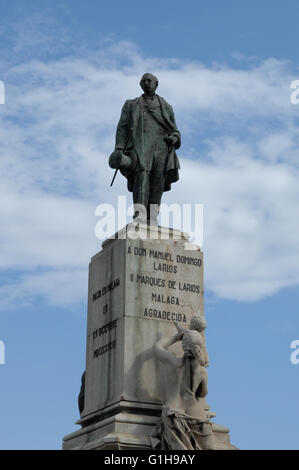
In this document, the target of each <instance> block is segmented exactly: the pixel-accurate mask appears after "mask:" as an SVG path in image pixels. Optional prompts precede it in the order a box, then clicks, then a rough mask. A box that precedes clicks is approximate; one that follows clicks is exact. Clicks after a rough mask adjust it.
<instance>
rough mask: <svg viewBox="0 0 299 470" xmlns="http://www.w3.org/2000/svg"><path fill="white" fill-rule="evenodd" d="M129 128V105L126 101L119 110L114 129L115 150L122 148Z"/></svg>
mask: <svg viewBox="0 0 299 470" xmlns="http://www.w3.org/2000/svg"><path fill="white" fill-rule="evenodd" d="M129 129H130V105H129V102H128V101H126V102H125V104H124V105H123V108H122V110H121V115H120V119H119V122H118V125H117V129H116V136H115V150H117V149H120V150H123V149H124V148H125V144H126V141H127V137H128V133H129Z"/></svg>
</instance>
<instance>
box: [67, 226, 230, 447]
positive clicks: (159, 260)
mask: <svg viewBox="0 0 299 470" xmlns="http://www.w3.org/2000/svg"><path fill="white" fill-rule="evenodd" d="M199 310H200V311H201V312H202V313H203V254H202V252H201V251H200V249H199V247H197V246H196V245H192V244H190V243H189V241H188V236H187V235H186V234H184V233H182V232H179V231H175V230H170V229H166V228H161V227H151V231H150V230H149V227H148V226H142V225H137V226H136V225H135V224H133V223H132V224H129V225H128V226H127V227H126V228H125V229H124V230H122V231H120V232H118V233H117V234H116V236H115V238H110V239H108V240H106V241H105V242H104V243H103V249H102V251H101V252H100V253H98V254H97V255H95V256H94V257H93V258H92V259H91V263H90V266H89V288H88V322H87V347H86V379H85V397H84V410H83V412H82V413H81V419H80V420H79V421H78V422H77V424H80V425H81V426H82V429H81V430H79V431H76V432H74V433H72V434H70V435H68V436H66V437H65V438H64V444H63V448H64V449H150V448H151V446H150V440H149V435H150V432H151V430H152V429H153V427H154V425H155V424H156V423H157V421H158V419H159V416H160V412H161V404H162V403H163V399H164V392H163V391H164V390H165V381H167V371H165V370H163V366H162V365H161V364H160V363H159V362H157V361H156V360H155V358H154V356H153V351H152V347H153V345H154V343H155V342H156V341H158V340H159V339H160V338H161V337H162V336H163V337H165V336H172V335H174V334H175V332H176V328H175V326H174V324H173V322H174V321H175V322H177V323H179V324H181V325H182V326H184V327H186V328H188V325H189V321H190V318H191V316H192V315H194V314H196V313H197V312H198V311H199ZM172 350H173V351H174V352H175V353H176V354H177V355H178V354H179V355H182V354H183V353H182V349H181V346H180V344H179V343H178V344H176V345H174V346H173V347H172ZM210 415H211V416H213V413H211V412H210ZM213 431H214V435H215V441H216V445H217V447H219V448H233V446H231V444H230V442H229V437H228V432H229V431H228V429H227V428H225V427H222V426H219V425H214V424H213Z"/></svg>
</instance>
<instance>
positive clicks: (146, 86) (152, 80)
mask: <svg viewBox="0 0 299 470" xmlns="http://www.w3.org/2000/svg"><path fill="white" fill-rule="evenodd" d="M158 83H159V81H158V79H157V77H155V75H153V74H151V73H145V74H143V75H142V77H141V80H140V86H141V88H142V89H143V91H144V93H145V94H146V95H153V94H154V93H155V91H156V89H157V87H158Z"/></svg>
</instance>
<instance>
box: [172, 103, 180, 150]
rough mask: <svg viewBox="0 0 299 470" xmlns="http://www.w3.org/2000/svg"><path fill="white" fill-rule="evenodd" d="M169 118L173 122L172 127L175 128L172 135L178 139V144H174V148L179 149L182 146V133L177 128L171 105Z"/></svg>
mask: <svg viewBox="0 0 299 470" xmlns="http://www.w3.org/2000/svg"><path fill="white" fill-rule="evenodd" d="M169 117H170V120H171V122H172V125H173V127H174V131H173V133H172V135H173V136H174V137H176V142H175V143H174V148H175V149H178V148H180V146H181V133H180V131H179V130H178V128H177V125H176V122H175V116H174V111H173V108H172V106H170V105H169Z"/></svg>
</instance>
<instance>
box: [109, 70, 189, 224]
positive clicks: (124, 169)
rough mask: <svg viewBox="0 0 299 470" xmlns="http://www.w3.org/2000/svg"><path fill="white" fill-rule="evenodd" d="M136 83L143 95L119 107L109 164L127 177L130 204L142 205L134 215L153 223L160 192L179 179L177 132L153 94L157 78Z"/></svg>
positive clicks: (168, 111)
mask: <svg viewBox="0 0 299 470" xmlns="http://www.w3.org/2000/svg"><path fill="white" fill-rule="evenodd" d="M140 86H141V88H142V89H143V92H144V93H143V95H141V96H140V97H138V98H135V99H133V100H127V101H126V102H125V104H124V106H123V108H122V112H121V116H120V120H119V123H118V126H117V131H116V143H115V151H114V152H113V153H112V155H111V156H110V160H109V164H110V166H111V167H112V168H117V169H119V170H120V172H121V173H122V174H123V175H124V176H125V177H126V178H127V181H128V190H129V191H131V192H132V193H133V202H134V204H135V205H137V204H138V205H142V206H144V208H145V212H144V213H143V214H140V212H139V210H138V208H137V209H136V211H135V217H136V216H140V217H141V219H143V220H142V221H143V222H147V223H152V224H156V223H157V215H158V209H159V206H160V203H161V198H162V194H163V192H164V191H169V190H170V188H171V184H172V183H174V182H176V181H177V180H178V179H179V172H178V170H179V168H180V164H179V160H178V157H177V155H176V149H178V148H179V147H180V145H181V134H180V132H179V131H178V129H177V126H176V122H175V116H174V112H173V109H172V107H171V106H170V104H168V103H167V101H165V100H164V98H162V97H161V96H159V95H157V94H156V93H155V91H156V89H157V86H158V79H157V78H156V77H155V76H154V75H152V74H150V73H146V74H144V75H143V77H142V78H141V81H140ZM151 205H152V206H151ZM144 219H146V220H144Z"/></svg>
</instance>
